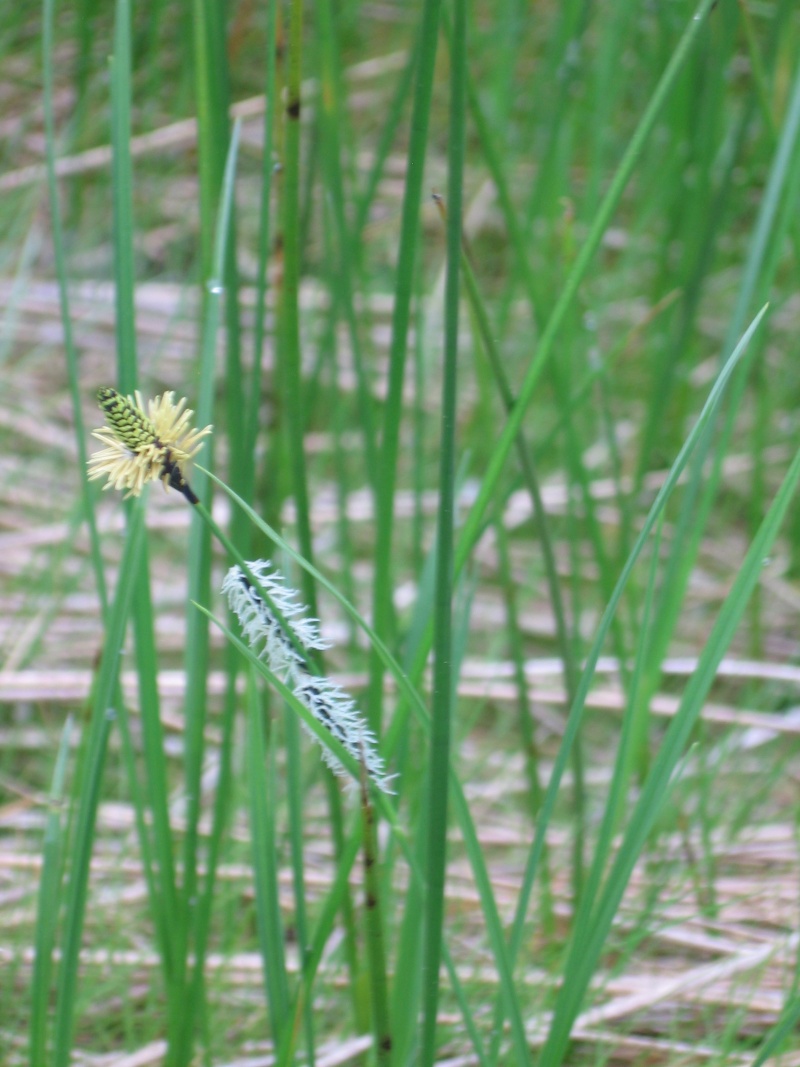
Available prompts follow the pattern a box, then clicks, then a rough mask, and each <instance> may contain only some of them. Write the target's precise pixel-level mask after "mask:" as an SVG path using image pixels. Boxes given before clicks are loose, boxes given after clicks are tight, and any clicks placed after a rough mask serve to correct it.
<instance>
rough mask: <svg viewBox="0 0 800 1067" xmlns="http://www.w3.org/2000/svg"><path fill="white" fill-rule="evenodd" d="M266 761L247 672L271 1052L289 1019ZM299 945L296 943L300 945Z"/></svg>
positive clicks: (271, 771) (271, 770) (271, 775)
mask: <svg viewBox="0 0 800 1067" xmlns="http://www.w3.org/2000/svg"><path fill="white" fill-rule="evenodd" d="M273 747H274V746H273V743H272V741H270V743H269V748H270V755H269V758H268V756H267V742H266V739H265V737H264V717H263V710H262V707H261V701H260V699H259V695H258V689H257V686H256V680H255V675H254V672H253V671H252V670H250V671H248V673H247V751H246V757H247V790H248V794H249V799H250V837H251V841H252V849H253V877H254V881H255V889H256V911H257V915H258V941H259V946H260V949H261V965H262V967H263V969H264V979H265V982H266V988H267V997H268V1002H269V1010H270V1021H271V1024H272V1033H273V1040H274V1043H275V1047H276V1048H279V1047H280V1045H281V1042H282V1040H283V1029H284V1026H285V1025H286V1023H287V1021H288V1018H289V981H288V977H287V972H286V959H285V954H284V950H283V941H284V932H283V923H282V921H281V911H280V900H279V893H278V866H277V863H278V857H277V851H276V845H275V762H274V759H273V757H272V750H273ZM300 943H301V944H302V943H303V942H302V941H301V942H300Z"/></svg>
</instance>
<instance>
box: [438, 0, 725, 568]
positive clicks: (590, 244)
mask: <svg viewBox="0 0 800 1067" xmlns="http://www.w3.org/2000/svg"><path fill="white" fill-rule="evenodd" d="M711 3H712V0H701V3H700V5H699V7H698V9H697V13H696V14H695V15H694V17H693V18H692V19H691V20H690V22H689V24H688V26H687V28H686V30H685V31H684V34H683V36H682V37H681V39H680V41H679V42H678V45H677V47H676V48H675V50H674V52H673V53H672V56H671V57H670V61H669V63H668V65H667V68H666V70H665V71H664V73H663V75H662V76H661V79H660V81H659V83H658V85H657V86H656V89H655V91H654V92H653V95H652V96H651V98H650V100H649V101H648V104H647V107H646V108H645V110H644V113H643V115H642V117H641V119H640V120H639V123H638V125H637V127H636V130H635V131H634V133H633V136H632V137H631V139H630V142H629V143H628V147H627V149H626V150H625V154H624V156H623V158H622V160H621V162H620V164H619V167H618V168H617V170H616V173H615V174H614V177H613V178H612V180H611V183H610V185H609V188H608V192H607V193H606V195H605V197H604V198H603V202H602V204H601V205H600V207H599V208H598V210H597V213H596V214H595V216H594V218H593V219H592V222H591V226H590V228H589V233H588V235H587V237H586V240H585V242H584V244H583V246H582V247H581V250H580V252H579V253H578V256H577V258H576V259H575V263H574V265H573V267H572V269H571V270H570V272H569V276H568V277H567V279H566V281H565V283H564V286H563V288H562V289H561V292H560V294H559V297H558V300H557V302H556V305H555V307H554V308H553V311H552V314H551V315H550V318H549V319H548V322H547V325H546V327H545V329H544V332H543V334H542V336H541V339H540V341H539V344H538V346H537V349H536V352H535V355H534V357H533V359H532V360H531V362H530V364H529V366H528V369H527V371H526V373H525V378H524V381H523V382H522V385H521V387H520V389H519V392H518V394H517V403H516V406H515V408H514V411H513V412H512V414H511V417H510V418H509V419H508V420H507V421H506V423H505V426H504V427H503V431H502V433H501V435H500V440H499V441H498V443H497V445H496V446H495V449H494V451H493V453H492V455H491V458H490V460H489V463H488V467H487V470H486V473H485V475H484V477H483V480H482V482H481V486H480V489H479V491H478V496H477V498H476V500H475V502H474V504H473V505H472V508H471V509H470V513H469V515H468V517H467V520H466V522H465V524H464V528H463V531H462V533H461V537H460V539H459V544H458V548H457V550H456V570H457V571H459V570H460V569H461V567H462V566H463V564H464V562H465V560H466V558H467V556H468V555H469V553H470V552H471V551H472V546H473V545H474V544H475V543H476V541H477V538H478V536H479V534H480V529H481V525H482V523H483V516H484V512H485V511H486V508H487V506H488V504H489V502H490V500H491V498H492V496H493V495H494V493H495V491H496V489H497V484H498V482H499V479H500V475H501V473H502V471H503V469H504V467H505V465H506V462H507V460H508V455H509V452H510V451H511V449H512V447H513V445H514V441H515V439H516V437H517V434H518V433H519V430H520V427H521V426H522V422H523V420H524V418H525V415H526V412H527V410H528V405H529V404H530V402H531V399H532V398H533V394H534V392H535V390H536V386H537V383H538V381H539V378H540V377H541V374H542V371H543V369H544V367H545V364H546V363H547V361H548V360H549V358H550V356H551V355H552V352H553V349H554V347H555V341H556V338H557V336H558V333H559V330H560V329H561V326H562V325H563V323H564V321H565V319H566V316H567V313H568V312H569V310H570V308H571V306H572V303H573V301H574V299H575V297H576V295H577V293H578V288H579V286H580V284H581V282H582V280H583V278H584V276H585V274H586V272H587V271H588V269H589V266H590V264H591V262H592V260H593V258H594V256H595V253H596V252H597V249H598V248H599V246H600V241H601V240H602V237H603V234H604V233H605V231H606V229H607V227H608V225H609V223H610V221H611V219H612V217H613V215H614V212H615V211H616V209H617V206H618V204H619V201H620V198H621V197H622V193H623V191H624V189H625V186H626V185H627V184H628V181H629V180H630V178H631V175H632V174H633V171H634V168H635V166H636V163H637V161H638V159H639V156H640V154H641V151H642V148H643V147H644V144H645V142H646V140H647V138H648V136H649V135H650V133H651V132H652V130H653V128H654V126H655V124H656V121H657V119H658V115H659V112H660V111H661V108H662V107H663V105H664V102H665V100H666V99H667V97H668V95H669V93H670V91H671V89H672V87H673V85H674V83H675V80H676V78H677V76H678V73H679V72H680V70H681V68H682V66H683V64H684V62H685V61H686V58H687V56H688V54H689V51H690V49H691V46H692V44H693V42H694V39H695V37H696V36H697V33H698V31H699V28H700V26H701V25H702V22H703V19H704V17H705V15H706V13H707V11H708V9H709V7H710V6H711Z"/></svg>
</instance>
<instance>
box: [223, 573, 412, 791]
mask: <svg viewBox="0 0 800 1067" xmlns="http://www.w3.org/2000/svg"><path fill="white" fill-rule="evenodd" d="M247 566H248V567H249V568H250V570H251V571H252V573H253V577H254V578H256V579H257V580H258V583H259V585H260V586H261V588H262V589H263V590H264V592H265V593H267V595H268V596H269V597H270V599H271V600H272V602H273V603H274V605H275V608H277V610H278V611H279V612H280V614H281V616H282V617H283V619H284V620H285V623H286V625H287V626H288V627H289V628H290V629H291V631H292V634H293V636H294V638H295V640H296V642H297V644H298V645H300V646H301V647H302V648H305V649H318V650H320V651H322V650H323V649H326V648H330V645H329V644H328V643H327V642H326V641H323V639H322V637H321V636H320V632H319V623H318V621H317V620H316V619H308V618H305V616H304V613H305V611H306V610H307V609H306V608H305V606H304V605H303V604H301V603H300V602H299V600H298V596H297V593H296V592H295V590H294V589H290V588H289V587H288V586H286V584H285V582H284V577H283V575H282V574H281V573H280V572H279V571H276V570H275V569H273V568H272V564H271V563H270V561H269V560H256V561H254V562H253V563H248V564H247ZM222 592H223V593H224V594H225V596H226V597H227V598H228V605H229V607H230V609H231V611H232V612H234V614H235V615H236V616H237V618H238V619H239V623H240V624H241V627H242V631H243V633H244V635H245V637H246V638H247V640H248V642H249V644H250V647H251V648H252V649H253V651H254V652H255V653H256V655H258V656H259V657H260V658H261V659H263V660H264V661H265V663H266V664H267V665H268V666H269V669H270V670H271V671H272V672H273V673H274V674H277V675H278V676H279V677H280V679H281V680H282V681H284V682H286V684H287V685H291V686H292V689H293V692H294V695H295V696H296V697H297V699H298V700H299V701H300V702H301V703H302V704H303V705H305V707H306V708H308V710H309V711H310V712H311V714H312V715H313V716H314V718H315V719H316V720H317V722H319V723H321V725H322V726H324V727H325V729H326V730H328V731H329V732H330V733H331V734H332V735H333V736H334V737H335V738H336V740H337V741H339V742H340V743H341V744H342V745H343V746H344V748H345V749H346V750H347V751H348V752H349V753H350V755H351V756H353V757H354V758H355V759H357V760H358V761H359V762H362V761H363V763H364V766H365V767H366V769H367V774H368V775H369V776H370V778H371V779H372V780H373V782H374V783H375V784H376V785H377V787H378V788H379V789H381V790H383V792H385V793H391V792H392V790H391V788H390V782H391V777H387V775H386V771H385V767H384V763H383V760H382V759H381V756H380V755H379V753H378V749H377V740H376V738H375V734H374V733H373V732H372V730H370V728H369V726H367V724H366V722H365V721H364V719H363V718H362V716H361V714H360V712H359V711H358V708H357V707H356V704H355V701H354V700H353V699H352V697H350V695H349V694H348V693H346V692H345V691H344V690H343V689H341V688H340V687H339V686H338V685H336V684H335V683H334V682H332V681H331V680H330V679H329V678H320V677H317V676H316V675H314V674H312V673H311V672H310V671H309V669H308V664H307V663H306V661H305V659H304V658H303V656H302V655H301V654H300V652H299V651H298V649H297V648H296V647H295V644H294V643H293V642H292V640H291V639H290V637H289V636H288V635H287V634H286V632H285V630H284V628H283V625H282V623H281V621H280V620H279V619H278V618H277V616H276V615H275V613H274V611H273V610H272V608H271V607H270V605H269V604H268V603H267V601H266V600H265V599H264V598H263V597H262V596H261V595H260V593H259V592H258V590H257V589H255V588H254V587H253V586H252V585H251V584H250V582H249V581H248V579H247V577H246V576H245V575H244V574H243V572H242V571H241V569H240V568H239V567H231V569H230V570H229V571H228V573H227V574H226V575H225V580H224V581H223V583H222ZM303 726H304V728H305V730H306V733H307V734H308V735H309V737H312V738H313V739H314V740H315V741H316V742H317V743H318V744H320V745H321V747H322V758H323V759H324V760H325V762H326V763H327V765H328V766H329V767H330V768H331V770H333V771H334V772H335V773H336V774H340V775H346V774H347V771H346V769H345V768H344V767H343V766H342V764H341V763H340V761H339V760H338V759H337V758H336V756H335V755H334V754H333V752H331V750H330V749H329V748H327V747H326V746H325V744H324V743H323V742H322V741H321V739H320V738H319V737H318V736H317V735H316V734H315V733H313V732H312V731H311V730H310V729H309V727H308V726H307V725H306V724H305V723H304V724H303Z"/></svg>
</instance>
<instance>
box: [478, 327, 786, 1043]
mask: <svg viewBox="0 0 800 1067" xmlns="http://www.w3.org/2000/svg"><path fill="white" fill-rule="evenodd" d="M766 311H767V309H766V308H762V310H761V311H760V312H759V314H758V315H757V316H756V318H755V319H754V320H753V322H752V323H751V324H750V326H749V327H748V329H747V331H746V333H745V334H744V336H743V337H742V339H741V341H740V342H739V344H738V345H737V346H736V349H735V350H734V352H733V353H732V354H731V356H730V358H729V359H728V361H727V363H726V364H725V366H724V367H723V369H722V371H721V372H720V374H719V376H718V377H717V380H716V381H715V383H714V386H713V388H712V389H711V392H710V393H709V396H708V399H707V400H706V402H705V405H704V406H703V410H702V411H701V412H700V416H699V418H698V419H697V422H696V423H695V425H694V426H693V427H692V430H691V431H690V433H689V435H688V436H687V438H686V441H685V442H684V445H683V448H682V449H681V451H680V452H679V454H678V456H677V458H676V459H675V462H674V463H673V464H672V466H671V467H670V470H669V473H668V475H667V478H666V480H665V481H664V484H663V485H662V487H661V489H660V490H659V492H658V495H657V496H656V499H655V500H654V501H653V504H652V506H651V508H650V511H649V512H648V514H647V518H646V519H645V521H644V523H643V525H642V529H641V531H640V533H639V536H638V538H637V540H636V542H635V544H634V546H633V549H632V550H631V554H630V555H629V557H628V559H627V561H626V563H625V566H624V567H623V569H622V572H621V573H620V576H619V579H618V580H617V584H616V587H615V589H614V593H613V595H612V597H611V599H610V600H609V602H608V604H607V605H606V607H605V610H604V611H603V615H602V618H601V619H600V623H599V625H598V627H597V632H596V634H595V638H594V641H593V642H592V646H591V648H590V650H589V652H588V654H587V656H586V665H585V667H584V669H583V674H582V675H581V679H580V682H579V685H578V691H577V693H576V695H575V700H574V701H573V703H572V706H571V707H570V711H569V716H568V718H567V722H566V726H565V729H564V737H563V740H562V742H561V746H560V747H559V750H558V755H557V756H556V759H555V762H554V764H553V770H552V773H551V776H550V781H549V782H548V785H547V789H546V790H545V795H544V800H543V802H542V808H541V812H540V816H539V821H538V824H537V827H536V835H535V837H534V841H533V846H532V847H531V850H530V852H529V854H528V860H527V863H526V866H525V874H524V877H523V881H522V888H521V890H520V894H519V898H518V901H517V907H516V911H515V915H514V923H513V927H512V931H511V938H510V946H509V956H510V960H511V964H512V966H513V964H514V962H515V961H516V959H517V956H518V954H519V950H520V946H521V944H522V937H523V932H524V927H525V917H526V915H527V912H528V904H529V901H530V896H531V893H532V891H533V884H534V881H535V878H536V874H537V872H538V869H539V863H540V861H541V857H542V852H543V849H544V844H545V834H546V832H547V827H548V826H549V824H550V819H551V818H552V815H553V810H554V808H555V803H556V798H557V796H558V791H559V788H560V785H561V779H562V777H563V775H564V771H565V770H566V766H567V762H568V760H569V754H570V750H571V748H572V745H573V744H574V742H575V738H576V737H577V735H578V732H579V730H580V726H581V722H582V720H583V712H584V706H585V703H586V698H587V696H588V693H589V689H590V687H591V684H592V679H593V678H594V672H595V669H596V667H597V662H598V660H599V658H600V652H601V651H602V648H603V645H604V643H605V640H606V637H607V636H608V633H609V630H610V628H611V621H612V618H613V615H614V612H615V611H616V610H617V607H618V605H619V602H620V600H621V599H622V594H623V592H624V590H625V587H626V585H627V583H628V580H629V578H630V576H631V573H632V571H633V568H634V566H635V564H636V562H637V560H638V559H639V556H640V555H641V553H642V550H643V549H644V546H645V544H646V543H647V540H648V538H649V536H650V533H651V532H652V530H653V528H654V527H655V525H656V523H657V522H658V521H659V519H660V517H661V515H662V513H663V511H664V508H665V506H666V504H667V501H668V500H669V498H670V496H671V495H672V492H673V490H674V489H675V486H676V485H677V483H678V479H679V478H680V476H681V474H682V473H683V471H684V469H685V468H686V465H687V463H688V462H689V459H690V458H691V455H692V453H693V451H694V449H695V447H696V446H697V445H698V442H700V441H701V440H702V438H703V435H704V434H705V433H706V432H707V431H708V427H709V425H710V423H711V420H712V419H713V416H714V413H715V412H716V410H717V406H718V404H719V402H720V400H721V399H722V395H723V393H724V391H725V389H726V387H727V385H728V382H729V380H730V378H731V375H732V374H733V372H734V370H735V368H736V366H737V364H738V362H739V360H740V358H741V357H742V355H743V354H744V352H745V351H746V349H747V346H748V344H749V343H750V340H751V338H752V336H753V334H754V333H755V331H756V329H757V327H758V325H759V323H760V322H761V320H762V319H763V317H764V315H765V314H766ZM501 1023H502V1016H501V1015H500V1014H499V1012H498V1013H497V1014H495V1029H497V1030H499V1027H500V1025H501Z"/></svg>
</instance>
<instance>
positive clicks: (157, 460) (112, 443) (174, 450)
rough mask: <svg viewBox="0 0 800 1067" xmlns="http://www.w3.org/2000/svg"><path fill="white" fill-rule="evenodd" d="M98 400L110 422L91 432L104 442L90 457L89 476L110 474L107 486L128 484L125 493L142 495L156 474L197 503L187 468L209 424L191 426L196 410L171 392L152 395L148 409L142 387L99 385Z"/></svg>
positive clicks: (193, 502)
mask: <svg viewBox="0 0 800 1067" xmlns="http://www.w3.org/2000/svg"><path fill="white" fill-rule="evenodd" d="M97 401H98V403H99V405H100V408H101V409H102V410H103V411H104V412H105V414H106V418H107V420H108V425H107V426H101V427H100V428H99V429H97V430H94V431H92V436H93V437H96V438H97V440H98V441H100V442H101V443H102V444H104V445H105V446H106V447H105V448H104V449H103V450H102V451H101V452H97V453H96V454H95V455H94V456H92V457H91V459H90V460H89V478H90V479H94V478H102V477H103V475H106V476H107V478H108V481H107V482H106V484H105V485H104V486H103V488H104V489H127V493H126V494H125V495H126V497H129V496H139V494H140V493H141V491H142V488H143V487H144V486H145V485H146V484H147V482H150V481H155V480H156V479H157V478H158V479H160V481H161V482H162V483H163V485H164V489H165V490H166V489H167V487H168V486H171V487H172V488H173V489H177V490H178V492H179V493H182V494H183V495H184V496H185V497H186V499H187V500H188V501H189V503H190V504H196V503H197V502H198V501H197V497H196V496H195V494H194V493H193V492H192V490H191V488H190V486H189V483H188V482H187V481H186V478H185V474H184V472H185V471H186V469H187V468H188V465H189V463H190V462H191V460H192V457H193V456H196V455H197V453H198V452H199V451H200V449H201V447H202V443H203V442H202V439H203V438H204V437H205V436H206V434H209V433H211V427H210V426H206V427H205V429H203V430H195V429H193V428H192V427H191V419H192V414H193V412H192V411H190V410H189V409H188V408H186V401H185V400H179V401H178V403H177V404H176V403H175V402H174V401H173V393H171V392H167V393H164V394H163V395H162V396H157V397H156V398H155V400H149V401H148V403H147V412H146V413H145V410H144V401H143V400H142V395H141V393H139V392H138V391H137V392H136V393H135V394H134V396H132V397H131V396H127V397H126V396H123V395H122V394H121V393H118V392H117V391H116V389H109V388H106V389H99V390H98V393H97Z"/></svg>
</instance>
